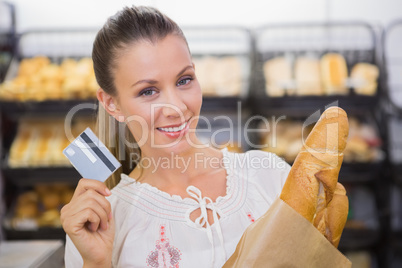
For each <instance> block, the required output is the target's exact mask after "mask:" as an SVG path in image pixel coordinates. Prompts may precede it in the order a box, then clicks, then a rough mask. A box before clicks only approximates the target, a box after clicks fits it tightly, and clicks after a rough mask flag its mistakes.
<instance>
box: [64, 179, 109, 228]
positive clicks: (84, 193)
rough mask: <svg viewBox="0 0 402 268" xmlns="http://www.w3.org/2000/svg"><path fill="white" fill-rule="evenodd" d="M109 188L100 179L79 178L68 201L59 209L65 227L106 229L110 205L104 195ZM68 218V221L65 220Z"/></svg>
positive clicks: (107, 192)
mask: <svg viewBox="0 0 402 268" xmlns="http://www.w3.org/2000/svg"><path fill="white" fill-rule="evenodd" d="M110 194H111V193H110V191H109V189H107V187H106V186H105V185H104V184H103V183H102V182H100V181H96V180H90V179H81V180H80V181H79V183H78V185H77V188H76V190H75V192H74V195H73V198H72V199H71V201H70V203H69V204H67V205H65V206H64V207H63V208H62V211H61V221H62V223H63V226H65V228H68V229H70V228H73V229H74V230H76V229H77V228H83V227H87V228H88V229H89V230H91V231H96V230H98V228H101V229H103V230H106V229H107V228H108V221H109V220H110V215H111V206H110V203H109V201H107V200H106V198H105V196H108V195H110ZM67 219H68V222H66V220H67Z"/></svg>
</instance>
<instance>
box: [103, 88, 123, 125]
mask: <svg viewBox="0 0 402 268" xmlns="http://www.w3.org/2000/svg"><path fill="white" fill-rule="evenodd" d="M96 97H97V98H98V100H99V103H100V104H101V105H103V107H104V108H105V110H106V111H107V112H108V113H109V114H110V115H111V116H113V117H114V118H115V119H116V120H117V121H119V122H124V121H125V118H124V115H123V113H122V111H121V110H120V107H119V105H118V103H117V100H116V99H115V98H114V97H112V96H111V95H109V94H107V93H106V92H105V91H104V90H103V89H101V88H99V89H98V91H97V92H96Z"/></svg>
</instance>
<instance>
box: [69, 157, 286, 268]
mask: <svg viewBox="0 0 402 268" xmlns="http://www.w3.org/2000/svg"><path fill="white" fill-rule="evenodd" d="M222 152H223V163H224V167H225V169H226V172H227V187H226V195H225V196H222V197H218V198H217V200H215V202H214V203H213V202H211V199H210V198H208V197H205V196H203V195H202V193H201V191H200V190H199V189H198V188H196V187H194V186H189V187H188V188H187V193H188V194H189V195H190V196H191V197H192V198H189V197H188V198H181V197H180V196H177V195H169V194H168V193H166V192H163V191H160V190H158V189H157V188H155V187H153V186H151V185H149V184H147V183H139V182H136V181H135V180H134V179H132V178H130V177H128V176H127V175H124V174H123V175H122V176H121V181H120V183H119V184H118V185H117V186H115V187H114V188H113V189H112V195H111V196H109V197H108V200H109V202H110V203H111V205H112V211H113V216H114V219H115V223H116V224H115V225H116V233H115V240H114V247H113V257H112V265H113V267H191V268H196V267H202V268H205V267H222V265H223V264H224V263H225V262H226V260H227V259H228V258H229V257H230V256H231V255H232V254H233V252H234V251H235V249H236V246H237V243H238V242H239V240H240V238H241V236H242V234H243V232H244V231H245V230H246V228H247V227H248V226H249V225H250V224H252V223H253V222H254V221H255V220H256V219H258V218H259V217H261V216H262V215H263V214H264V213H265V212H266V211H267V209H268V208H269V207H270V205H271V204H272V203H273V201H274V200H275V199H276V198H277V197H278V196H279V194H280V192H281V190H282V187H283V185H284V183H285V180H286V178H287V175H288V173H289V170H290V166H289V165H288V164H287V163H286V162H285V161H283V160H282V159H280V158H279V157H278V156H276V155H275V154H271V153H267V152H263V151H258V150H252V151H248V152H246V153H242V154H238V153H232V152H229V151H228V150H227V149H223V150H222ZM199 208H200V209H201V215H200V216H199V217H198V218H197V219H196V220H195V221H194V222H193V221H192V220H190V214H191V212H193V211H194V210H196V209H199ZM207 209H210V210H211V211H212V214H213V217H214V223H213V224H212V225H209V224H208V220H207V217H208V216H207ZM203 226H204V227H203ZM82 263H83V262H82V258H81V256H80V254H79V252H78V251H77V249H76V248H75V246H74V244H73V243H72V242H71V240H70V239H69V237H68V236H67V241H66V250H65V265H66V267H67V268H69V267H82Z"/></svg>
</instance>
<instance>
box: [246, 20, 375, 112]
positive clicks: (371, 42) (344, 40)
mask: <svg viewBox="0 0 402 268" xmlns="http://www.w3.org/2000/svg"><path fill="white" fill-rule="evenodd" d="M255 39H256V40H255V51H256V52H255V61H254V65H253V72H254V74H255V76H254V80H253V81H252V83H253V87H252V89H253V91H252V93H251V94H250V97H251V103H252V105H253V106H254V107H256V108H257V111H258V112H259V113H265V114H266V113H269V114H275V115H289V116H302V115H303V116H308V115H310V114H311V113H313V112H315V111H317V110H319V109H322V110H323V109H325V107H328V106H332V105H337V106H340V107H342V108H344V109H345V110H346V111H347V112H348V113H349V114H359V113H360V111H362V110H373V108H374V107H376V106H377V105H379V100H380V95H381V92H382V88H381V83H378V84H379V85H378V87H377V90H376V92H375V94H374V95H360V94H357V93H356V92H355V90H354V89H353V87H352V84H348V85H347V87H348V90H349V93H348V94H347V95H342V94H340V95H306V96H296V95H292V94H290V95H289V94H288V93H286V92H285V93H284V95H283V96H280V97H274V96H268V95H267V94H266V92H265V81H266V80H265V75H264V70H263V69H264V63H265V62H266V61H267V60H270V59H273V58H276V57H284V58H288V59H289V61H290V62H293V61H294V60H295V59H297V58H299V57H304V56H306V57H308V58H314V59H317V60H319V59H320V58H321V57H322V56H323V55H324V54H326V53H330V52H335V53H339V54H341V55H342V56H343V57H344V58H345V60H346V64H347V69H348V76H349V74H350V70H351V69H352V67H353V66H354V65H355V64H356V63H361V62H364V63H370V64H374V65H376V66H377V67H378V68H379V69H380V67H381V62H380V60H379V57H378V56H377V54H378V49H379V48H378V45H377V34H376V29H375V28H374V26H372V25H370V24H367V23H365V22H331V23H322V24H320V23H310V24H309V23H301V24H283V25H271V26H269V25H268V26H264V27H261V28H258V29H257V30H256V31H255ZM290 66H291V67H290V68H291V69H293V64H290ZM380 80H381V72H380V75H379V78H378V81H380ZM282 82H283V81H282ZM288 82H289V83H290V84H286V85H285V84H284V85H283V87H284V88H286V87H290V88H293V87H294V86H295V84H294V81H293V82H292V81H288Z"/></svg>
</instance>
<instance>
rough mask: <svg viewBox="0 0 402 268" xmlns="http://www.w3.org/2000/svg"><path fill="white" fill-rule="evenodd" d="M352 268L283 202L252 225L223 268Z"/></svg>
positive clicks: (339, 253)
mask: <svg viewBox="0 0 402 268" xmlns="http://www.w3.org/2000/svg"><path fill="white" fill-rule="evenodd" d="M233 267H236V268H245V267H253V268H256V267H257V268H258V267H289V268H291V267H303V268H304V267H308V268H314V267H325V268H331V267H334V268H335V267H336V268H343V267H352V263H351V262H350V261H349V260H348V259H347V258H346V257H345V256H344V255H343V254H342V253H341V252H340V251H338V249H337V248H335V247H334V246H333V245H332V244H331V243H330V242H329V241H328V240H327V239H326V238H325V237H324V236H323V235H322V234H321V233H320V232H319V231H318V230H317V229H316V228H315V227H314V226H313V225H312V224H311V223H310V222H309V221H307V220H306V219H305V218H303V217H302V216H301V215H300V214H298V213H297V212H296V211H295V210H294V209H292V208H291V207H290V206H289V205H287V204H286V203H285V202H283V201H282V200H281V199H279V198H278V199H277V200H276V201H275V202H274V203H273V204H272V205H271V207H270V208H269V209H268V211H267V212H266V213H265V214H264V215H263V216H262V217H261V218H259V219H258V220H257V221H256V222H255V223H253V224H252V225H250V226H249V227H248V228H247V229H246V231H245V232H244V234H243V236H242V237H241V239H240V241H239V243H238V245H237V248H236V251H235V252H234V253H233V255H232V256H231V257H230V258H229V260H228V261H227V262H226V263H225V265H224V266H223V268H233Z"/></svg>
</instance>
